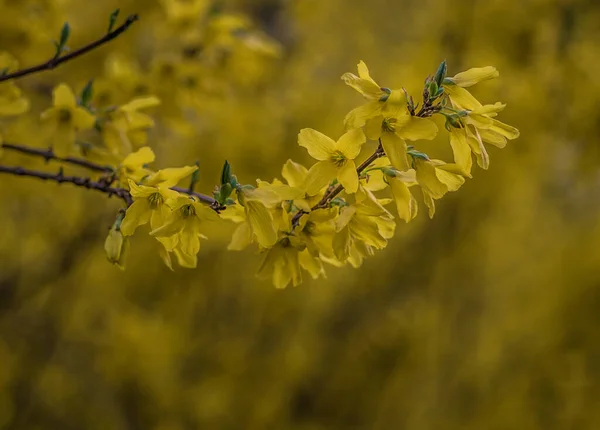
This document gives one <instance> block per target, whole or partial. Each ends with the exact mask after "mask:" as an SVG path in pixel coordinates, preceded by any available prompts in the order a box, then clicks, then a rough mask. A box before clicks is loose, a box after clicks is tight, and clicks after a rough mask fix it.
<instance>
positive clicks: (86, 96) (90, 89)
mask: <svg viewBox="0 0 600 430" xmlns="http://www.w3.org/2000/svg"><path fill="white" fill-rule="evenodd" d="M93 96H94V80H93V79H90V80H89V81H88V83H87V84H86V85H85V87H83V90H81V95H80V96H79V100H80V104H81V106H84V107H89V106H90V103H91V101H92V97H93Z"/></svg>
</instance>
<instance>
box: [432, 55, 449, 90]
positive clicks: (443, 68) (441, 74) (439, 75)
mask: <svg viewBox="0 0 600 430" xmlns="http://www.w3.org/2000/svg"><path fill="white" fill-rule="evenodd" d="M447 70H448V67H447V65H446V60H444V61H442V63H441V64H440V66H439V67H438V69H437V72H435V77H434V78H433V80H434V81H435V83H436V84H437V86H438V87H441V86H442V83H443V82H444V79H445V78H446V72H447Z"/></svg>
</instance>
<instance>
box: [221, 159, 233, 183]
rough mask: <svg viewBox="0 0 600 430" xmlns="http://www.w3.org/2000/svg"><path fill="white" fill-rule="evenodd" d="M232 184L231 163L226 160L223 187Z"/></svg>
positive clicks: (222, 174)
mask: <svg viewBox="0 0 600 430" xmlns="http://www.w3.org/2000/svg"><path fill="white" fill-rule="evenodd" d="M230 183H231V164H229V161H227V160H225V164H224V165H223V170H222V171H221V185H224V184H230Z"/></svg>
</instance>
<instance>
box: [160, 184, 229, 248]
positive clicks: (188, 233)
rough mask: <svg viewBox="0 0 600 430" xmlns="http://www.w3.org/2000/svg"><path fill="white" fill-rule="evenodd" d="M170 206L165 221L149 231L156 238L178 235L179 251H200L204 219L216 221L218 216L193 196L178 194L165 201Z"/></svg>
mask: <svg viewBox="0 0 600 430" xmlns="http://www.w3.org/2000/svg"><path fill="white" fill-rule="evenodd" d="M167 204H168V205H169V207H170V208H171V212H170V213H169V215H168V217H167V219H166V221H165V223H164V224H163V225H162V226H160V227H158V228H157V229H155V230H152V231H151V232H150V235H151V236H154V237H157V238H168V237H171V236H173V235H178V239H179V242H178V243H179V247H180V249H181V252H183V253H184V254H186V255H188V256H195V255H196V254H198V252H199V251H200V238H203V239H204V238H205V236H204V235H203V234H201V233H200V229H201V227H202V224H203V222H204V221H218V220H220V218H219V216H218V215H217V214H216V213H215V212H214V211H213V210H212V209H210V208H209V207H207V206H205V205H203V204H201V203H199V202H198V201H196V200H195V199H194V198H193V197H185V196H179V197H177V198H176V199H172V200H169V201H168V202H167Z"/></svg>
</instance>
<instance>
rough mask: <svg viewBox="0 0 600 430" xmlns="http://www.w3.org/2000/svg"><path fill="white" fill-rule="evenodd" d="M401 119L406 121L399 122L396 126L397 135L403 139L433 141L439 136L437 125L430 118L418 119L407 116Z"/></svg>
mask: <svg viewBox="0 0 600 430" xmlns="http://www.w3.org/2000/svg"><path fill="white" fill-rule="evenodd" d="M401 118H403V119H404V118H406V119H405V120H403V121H400V120H399V121H398V124H397V125H396V134H397V135H398V136H399V137H401V138H402V139H407V140H431V139H433V138H435V136H436V135H437V132H438V128H437V125H435V123H434V122H433V121H432V120H430V119H428V118H418V117H416V116H411V115H406V116H403V117H401ZM401 122H402V124H401Z"/></svg>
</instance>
